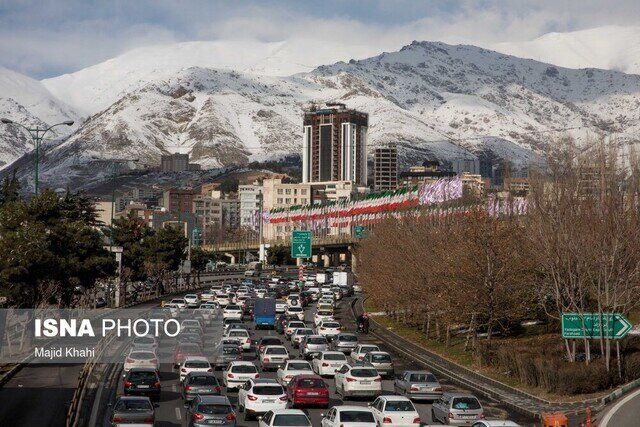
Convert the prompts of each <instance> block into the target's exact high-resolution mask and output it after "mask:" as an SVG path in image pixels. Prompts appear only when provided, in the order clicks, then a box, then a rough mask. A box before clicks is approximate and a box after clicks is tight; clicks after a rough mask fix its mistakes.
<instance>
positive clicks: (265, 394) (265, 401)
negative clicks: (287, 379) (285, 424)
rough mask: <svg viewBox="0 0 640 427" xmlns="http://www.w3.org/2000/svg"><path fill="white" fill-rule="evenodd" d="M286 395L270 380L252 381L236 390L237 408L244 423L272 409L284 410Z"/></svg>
mask: <svg viewBox="0 0 640 427" xmlns="http://www.w3.org/2000/svg"><path fill="white" fill-rule="evenodd" d="M286 407H287V394H286V393H285V392H284V388H282V386H281V385H280V384H278V383H277V382H276V380H272V379H261V378H259V379H253V380H249V381H247V382H246V383H244V384H243V385H242V386H241V387H240V388H239V389H238V408H239V411H240V412H244V413H245V421H249V420H252V419H253V418H254V417H255V416H257V415H258V414H264V413H265V412H268V411H271V410H274V409H286Z"/></svg>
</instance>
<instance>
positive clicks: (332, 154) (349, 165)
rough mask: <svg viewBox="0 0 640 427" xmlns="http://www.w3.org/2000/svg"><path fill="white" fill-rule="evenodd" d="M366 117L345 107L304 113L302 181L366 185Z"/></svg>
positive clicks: (338, 106)
mask: <svg viewBox="0 0 640 427" xmlns="http://www.w3.org/2000/svg"><path fill="white" fill-rule="evenodd" d="M368 125H369V115H368V114H367V113H362V112H359V111H356V110H352V109H348V108H346V106H345V105H344V104H338V103H334V104H327V106H326V107H325V108H320V109H313V110H310V111H307V112H305V113H304V133H303V144H302V147H303V151H302V182H326V181H352V182H354V183H355V184H356V185H358V186H366V185H367V127H368Z"/></svg>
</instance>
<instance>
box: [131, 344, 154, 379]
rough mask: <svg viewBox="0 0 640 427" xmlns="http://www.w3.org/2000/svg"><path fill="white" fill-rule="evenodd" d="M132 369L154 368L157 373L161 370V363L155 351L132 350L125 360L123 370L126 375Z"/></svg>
mask: <svg viewBox="0 0 640 427" xmlns="http://www.w3.org/2000/svg"><path fill="white" fill-rule="evenodd" d="M132 368H152V369H155V370H156V371H159V370H160V362H158V356H157V355H156V352H155V351H154V350H138V349H136V348H132V349H131V350H129V354H127V357H126V358H125V360H124V367H123V370H124V372H125V374H126V373H127V372H129V371H130V370H131V369H132Z"/></svg>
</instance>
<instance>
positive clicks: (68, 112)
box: [0, 67, 78, 169]
mask: <svg viewBox="0 0 640 427" xmlns="http://www.w3.org/2000/svg"><path fill="white" fill-rule="evenodd" d="M0 118H10V119H11V120H13V121H15V122H17V123H21V124H26V125H31V126H45V125H52V124H54V123H58V122H61V121H65V120H77V118H78V116H77V114H76V113H75V112H74V111H73V110H72V109H71V108H70V107H69V106H67V105H65V104H64V103H62V102H61V101H60V100H58V99H57V98H55V97H54V96H53V95H52V94H51V93H49V91H48V90H47V89H46V88H45V87H44V86H43V85H42V83H40V82H39V81H37V80H34V79H31V78H29V77H27V76H24V75H22V74H19V73H16V72H14V71H11V70H8V69H6V68H3V67H0ZM65 128H66V127H65ZM70 130H71V129H69V128H66V129H59V128H58V129H54V130H52V133H51V134H50V135H48V137H50V138H51V137H53V138H55V137H58V136H61V135H67V134H68V133H69V132H70ZM31 149H33V148H32V142H31V139H30V138H29V136H28V135H27V133H26V132H25V131H24V130H23V129H21V128H19V127H15V126H7V125H4V124H0V169H2V168H3V167H4V166H6V165H8V164H10V163H11V162H13V161H14V160H16V159H17V158H19V157H20V156H22V155H23V154H24V153H26V152H28V151H30V150H31Z"/></svg>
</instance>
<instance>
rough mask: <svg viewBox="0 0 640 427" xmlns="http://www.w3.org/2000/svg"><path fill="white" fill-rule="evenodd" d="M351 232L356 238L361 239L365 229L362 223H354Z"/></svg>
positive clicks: (364, 235) (365, 231) (364, 234)
mask: <svg viewBox="0 0 640 427" xmlns="http://www.w3.org/2000/svg"><path fill="white" fill-rule="evenodd" d="M353 234H354V235H355V237H356V239H361V238H363V237H366V235H367V229H366V227H365V226H364V225H356V226H355V227H354V228H353Z"/></svg>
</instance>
